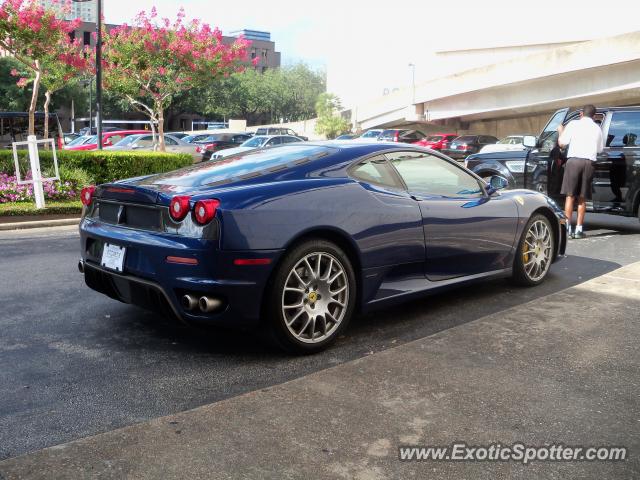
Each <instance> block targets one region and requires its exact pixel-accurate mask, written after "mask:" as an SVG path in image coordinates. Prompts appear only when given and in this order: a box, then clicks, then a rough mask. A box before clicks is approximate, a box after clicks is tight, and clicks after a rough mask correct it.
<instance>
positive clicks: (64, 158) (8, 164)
mask: <svg viewBox="0 0 640 480" xmlns="http://www.w3.org/2000/svg"><path fill="white" fill-rule="evenodd" d="M39 154H40V163H41V164H42V165H43V167H42V170H43V175H44V176H48V175H49V172H50V170H51V167H50V165H53V155H52V153H51V152H48V151H45V150H41V151H40V152H39ZM57 155H58V165H59V167H60V173H61V174H62V172H63V170H64V171H65V172H66V174H70V172H71V171H73V170H83V171H84V172H85V173H86V175H87V176H86V177H85V178H84V179H83V181H84V180H94V181H95V182H96V183H98V184H100V183H106V182H112V181H114V180H122V179H124V178H129V177H139V176H142V175H149V174H153V173H164V172H169V171H171V170H176V169H178V168H181V167H185V166H187V165H191V163H192V162H193V157H192V156H191V155H189V154H186V153H161V152H110V151H104V150H103V151H98V150H90V151H66V150H62V151H59V152H57ZM18 161H19V163H20V170H21V172H22V173H23V175H24V174H26V172H28V170H29V168H30V167H29V157H28V154H27V151H26V150H18ZM0 172H5V173H8V174H10V175H14V174H15V165H14V160H13V151H11V150H0ZM72 175H73V174H72ZM51 176H52V175H51ZM76 176H81V174H79V173H78V172H77V173H76ZM79 179H80V178H78V180H79Z"/></svg>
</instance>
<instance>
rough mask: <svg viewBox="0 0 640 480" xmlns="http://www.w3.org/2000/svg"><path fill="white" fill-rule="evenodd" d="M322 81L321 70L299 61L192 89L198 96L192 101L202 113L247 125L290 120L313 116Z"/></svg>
mask: <svg viewBox="0 0 640 480" xmlns="http://www.w3.org/2000/svg"><path fill="white" fill-rule="evenodd" d="M325 84H326V81H325V75H324V73H323V72H318V71H315V70H312V69H310V68H309V67H308V66H307V65H305V64H303V63H300V64H296V65H292V66H286V67H282V68H275V69H269V70H266V71H265V72H264V73H260V72H258V71H256V70H255V69H247V70H246V71H245V72H242V73H236V74H233V75H231V76H229V77H228V78H224V79H221V80H218V81H215V82H210V83H209V84H208V85H207V86H206V88H205V89H204V90H203V91H201V92H194V95H198V96H199V97H198V101H197V102H194V103H196V104H197V103H198V102H199V104H200V105H203V104H204V106H205V108H204V109H203V110H204V111H203V112H201V113H203V114H205V115H210V116H215V117H218V118H222V117H224V118H230V117H231V118H233V117H235V118H243V119H245V120H247V123H248V124H249V125H256V124H260V123H276V122H280V121H281V120H282V121H285V122H293V121H299V120H306V119H308V118H312V117H313V116H314V115H315V102H316V100H317V98H318V95H320V94H321V93H322V92H324V90H325ZM203 99H204V101H203ZM194 106H196V107H197V105H194ZM199 113H200V112H199Z"/></svg>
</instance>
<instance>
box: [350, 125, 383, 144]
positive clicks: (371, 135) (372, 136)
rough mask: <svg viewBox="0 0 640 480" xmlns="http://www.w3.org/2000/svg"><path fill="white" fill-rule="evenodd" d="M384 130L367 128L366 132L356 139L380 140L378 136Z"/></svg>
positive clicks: (356, 140)
mask: <svg viewBox="0 0 640 480" xmlns="http://www.w3.org/2000/svg"><path fill="white" fill-rule="evenodd" d="M382 132H384V130H382V129H380V128H374V129H371V130H367V131H366V132H364V133H363V134H362V135H360V136H359V137H358V138H356V139H355V140H354V141H355V142H362V143H365V142H375V141H376V140H378V137H379V136H380V134H381V133H382Z"/></svg>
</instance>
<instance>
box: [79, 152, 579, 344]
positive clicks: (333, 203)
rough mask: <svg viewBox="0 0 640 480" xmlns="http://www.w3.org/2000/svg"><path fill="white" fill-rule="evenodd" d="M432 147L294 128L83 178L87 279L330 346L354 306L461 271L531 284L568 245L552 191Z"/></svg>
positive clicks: (155, 302)
mask: <svg viewBox="0 0 640 480" xmlns="http://www.w3.org/2000/svg"><path fill="white" fill-rule="evenodd" d="M501 186H502V185H501V184H500V179H499V178H497V177H496V178H495V179H492V181H491V182H490V183H489V184H487V183H485V182H484V181H483V180H482V179H481V178H480V177H478V176H476V175H474V174H473V173H471V172H470V171H468V170H466V169H465V168H463V167H462V166H460V165H459V164H458V163H456V162H455V161H452V160H450V159H449V158H447V157H445V156H444V155H442V154H440V153H436V152H434V151H431V150H427V149H423V148H420V147H414V146H411V145H398V144H389V143H382V142H375V143H372V144H362V143H360V144H357V143H356V144H354V143H348V142H345V143H339V142H320V143H307V142H305V143H297V144H290V145H284V146H281V147H276V148H267V149H261V150H254V151H250V152H247V153H242V154H240V155H236V156H233V157H229V158H225V159H223V160H219V161H209V162H205V163H201V164H197V165H193V166H189V167H186V168H183V169H181V170H177V171H174V172H170V173H163V174H158V175H151V176H145V177H140V178H133V179H128V180H122V181H118V182H114V183H109V184H104V185H100V186H98V187H87V188H85V189H84V190H83V191H82V201H83V203H84V205H85V208H84V212H83V218H82V221H81V223H80V233H81V257H82V259H81V261H80V264H79V268H80V271H81V272H83V274H84V278H85V281H86V283H87V285H88V286H89V287H91V288H92V289H94V290H97V291H99V292H102V293H104V294H106V295H109V296H110V297H113V298H115V299H117V300H120V301H122V302H126V303H132V304H136V305H139V306H142V307H144V308H148V309H152V310H155V311H158V312H161V313H163V314H168V315H171V316H175V317H176V318H177V319H179V320H181V321H184V322H186V323H189V324H203V323H204V324H210V325H225V326H247V325H256V326H259V324H261V323H262V324H264V325H266V326H268V328H269V329H270V330H271V332H272V333H273V335H274V337H275V338H276V339H277V341H278V342H279V343H280V344H281V345H282V346H283V347H284V348H286V349H288V350H290V351H293V352H298V353H308V352H314V351H318V350H321V349H323V348H326V347H327V346H328V345H329V344H330V343H331V342H332V341H334V340H335V339H336V338H337V337H338V335H339V334H340V332H342V331H343V330H344V329H345V327H346V326H347V324H348V322H349V319H350V318H351V317H352V316H353V315H354V314H355V313H356V312H360V311H364V310H368V309H371V308H374V307H376V306H380V305H386V304H389V303H390V302H397V301H400V300H404V299H408V298H410V297H412V296H416V295H419V294H426V293H429V292H431V293H433V292H435V291H437V290H440V289H442V288H449V287H453V286H456V285H460V284H463V283H467V282H471V281H478V280H482V279H488V278H496V277H511V278H513V280H514V281H515V282H517V283H519V284H523V285H537V284H539V283H540V282H542V281H543V280H544V278H545V277H546V275H547V274H548V272H549V268H550V267H551V264H552V263H554V262H555V261H556V260H557V259H558V258H560V257H562V256H563V255H564V251H565V246H566V230H565V227H564V223H565V217H564V215H563V213H562V211H561V210H560V209H559V208H558V207H557V206H556V205H555V203H553V201H551V200H550V199H549V198H548V197H546V196H545V195H543V194H541V193H537V192H533V191H528V190H514V191H508V192H507V191H500V187H501Z"/></svg>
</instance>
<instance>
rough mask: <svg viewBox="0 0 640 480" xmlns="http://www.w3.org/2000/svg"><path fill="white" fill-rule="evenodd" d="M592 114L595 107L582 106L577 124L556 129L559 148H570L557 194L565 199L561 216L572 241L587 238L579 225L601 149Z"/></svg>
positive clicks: (598, 133) (600, 139) (600, 136)
mask: <svg viewBox="0 0 640 480" xmlns="http://www.w3.org/2000/svg"><path fill="white" fill-rule="evenodd" d="M595 114H596V107H594V106H593V105H585V106H584V108H583V109H582V112H580V120H574V121H572V122H569V124H568V125H567V126H566V128H563V127H562V125H560V126H559V127H558V132H559V133H560V136H559V138H558V144H559V145H560V146H561V147H565V146H567V145H569V150H568V152H567V158H568V160H567V163H566V164H565V167H564V177H563V178H562V189H561V190H560V193H562V194H563V195H566V200H565V203H564V213H565V214H566V216H567V219H568V220H567V233H568V234H569V236H570V237H571V238H584V237H585V236H586V235H585V233H584V232H583V231H582V224H583V222H584V215H585V213H586V211H587V200H591V182H592V181H593V173H594V164H595V161H596V156H597V155H598V153H600V152H602V149H603V148H604V144H603V142H602V129H601V128H600V125H598V124H597V123H595V122H594V121H593V117H594V116H595ZM576 197H578V220H577V224H576V230H575V232H574V233H572V232H571V217H572V216H573V205H574V203H575V198H576Z"/></svg>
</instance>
